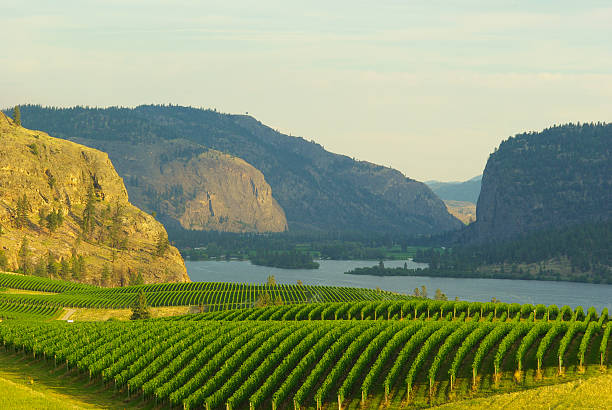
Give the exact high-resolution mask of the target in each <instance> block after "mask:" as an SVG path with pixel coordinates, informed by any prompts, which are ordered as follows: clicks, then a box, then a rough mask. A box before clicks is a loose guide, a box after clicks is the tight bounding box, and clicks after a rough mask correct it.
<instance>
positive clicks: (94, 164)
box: [0, 113, 189, 285]
mask: <svg viewBox="0 0 612 410" xmlns="http://www.w3.org/2000/svg"><path fill="white" fill-rule="evenodd" d="M0 144H1V145H0V225H1V227H2V229H1V230H2V233H1V234H0V249H2V250H3V252H4V254H5V256H7V258H8V262H9V268H12V269H18V268H21V269H26V270H29V271H30V272H34V271H36V272H37V273H39V274H49V273H48V272H49V270H48V267H49V265H54V263H53V262H54V261H55V262H57V266H58V270H61V272H60V271H58V272H52V273H51V274H50V275H55V276H60V277H63V278H66V279H76V280H79V281H82V282H88V283H98V284H108V285H116V284H121V283H124V284H125V283H126V282H128V281H129V278H130V277H131V276H135V275H137V274H138V273H140V274H141V275H142V276H143V278H144V280H145V282H170V281H188V280H189V277H188V276H187V272H186V269H185V265H184V263H183V260H182V258H181V255H180V254H179V252H178V250H177V249H176V248H174V247H172V246H169V245H168V246H167V243H166V240H167V234H166V231H165V229H164V227H163V226H162V224H161V223H159V222H158V221H156V220H155V219H154V218H153V217H152V216H151V215H148V214H146V213H145V212H143V211H141V210H140V209H138V208H136V207H135V206H133V205H132V204H130V203H129V201H128V194H127V191H126V188H125V186H124V185H123V181H122V179H121V178H120V177H119V175H118V174H117V172H116V171H115V169H114V168H113V165H112V163H111V161H110V160H109V158H108V155H107V154H105V153H103V152H100V151H98V150H95V149H92V148H88V147H85V146H82V145H79V144H76V143H73V142H69V141H65V140H61V139H56V138H52V137H50V136H49V135H47V134H45V133H43V132H40V131H31V130H28V129H25V128H23V127H19V126H16V125H15V124H14V123H13V122H12V120H10V119H9V118H8V117H6V116H5V115H4V114H2V113H0ZM50 215H51V216H50ZM62 260H63V261H64V264H63V266H62V263H60V262H61V261H62ZM75 260H76V261H77V262H78V265H79V267H78V269H76V268H75V269H73V267H72V266H70V263H72V262H69V261H75ZM73 271H74V272H77V273H73ZM73 276H74V277H73Z"/></svg>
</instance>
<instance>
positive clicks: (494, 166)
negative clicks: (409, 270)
mask: <svg viewBox="0 0 612 410" xmlns="http://www.w3.org/2000/svg"><path fill="white" fill-rule="evenodd" d="M611 154H612V124H601V123H598V124H582V125H579V124H578V125H576V124H567V125H561V126H554V127H552V128H548V129H545V130H543V131H542V132H530V133H523V134H518V135H516V136H515V137H511V138H509V139H508V140H506V141H504V142H502V143H501V144H500V146H499V148H498V149H497V150H496V151H495V152H494V153H493V154H491V155H490V157H489V159H488V161H487V165H486V168H485V171H484V174H483V178H482V189H481V192H480V197H479V199H478V204H477V211H476V212H477V220H476V223H474V224H472V225H470V227H469V230H468V236H469V237H470V238H471V239H472V240H475V241H488V240H491V239H494V240H502V239H507V238H512V237H515V236H517V235H519V234H522V233H525V232H531V231H536V230H541V229H546V228H549V227H555V228H558V227H561V226H566V225H575V224H580V223H586V222H593V221H601V220H608V219H610V218H611V217H612V165H611V164H612V156H611Z"/></svg>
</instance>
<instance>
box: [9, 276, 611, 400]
mask: <svg viewBox="0 0 612 410" xmlns="http://www.w3.org/2000/svg"><path fill="white" fill-rule="evenodd" d="M7 276H9V275H7ZM12 276H18V275H12ZM0 278H1V275H0ZM21 278H22V279H21V280H22V281H23V280H30V281H32V282H37V283H40V284H49V283H51V282H53V281H49V280H45V279H43V278H31V277H30V278H26V279H23V278H25V277H21ZM13 280H16V279H13ZM0 285H2V283H0ZM179 285H183V284H179ZM81 286H82V287H83V289H87V290H88V291H91V290H92V289H95V287H86V286H85V285H81ZM146 286H148V285H145V286H140V287H139V289H140V291H142V289H143V288H145V287H146ZM123 292H125V288H120V289H117V290H116V292H115V294H116V295H119V294H121V293H123ZM83 293H86V292H83ZM142 295H144V292H143V293H142ZM381 303H387V302H384V301H383V302H381ZM432 303H433V302H432ZM144 304H146V302H145V303H144ZM336 305H337V307H339V306H340V305H341V304H340V303H337V304H336ZM436 306H437V308H438V309H436V310H437V311H438V314H439V308H440V306H438V305H436ZM366 307H367V309H368V310H367V311H368V312H369V311H371V308H372V306H366ZM454 307H456V308H457V310H460V311H461V315H465V314H466V312H467V310H463V306H459V304H457V306H454ZM454 307H453V308H454ZM296 308H297V309H294V308H292V309H293V311H294V312H295V313H294V314H295V315H296V316H297V315H299V309H300V306H296ZM474 308H475V309H476V305H474ZM266 309H270V308H265V309H244V310H242V311H231V310H228V311H222V312H213V313H206V314H202V315H185V316H180V317H173V318H164V319H152V320H147V321H133V322H120V321H106V322H89V323H87V322H80V323H79V322H77V323H73V324H65V323H58V321H49V319H51V318H52V317H54V316H55V315H57V313H58V308H57V307H55V308H53V307H48V306H42V305H27V304H16V303H14V302H13V301H11V300H8V299H4V298H3V297H0V318H3V319H7V320H5V321H4V322H3V323H2V326H0V344H2V345H3V346H4V349H5V350H7V351H9V352H10V351H19V352H22V354H23V357H24V358H27V357H32V356H33V357H35V358H39V357H45V358H46V359H47V360H51V361H52V362H55V363H56V364H63V363H65V364H66V368H67V369H74V368H77V369H78V371H80V372H85V373H88V374H89V376H90V378H91V379H92V383H97V380H99V381H100V383H105V384H107V385H108V384H109V383H111V384H112V383H114V385H115V386H116V387H117V388H118V391H120V392H123V393H121V394H127V395H133V394H136V395H140V394H142V397H143V398H144V399H154V400H155V401H156V402H157V404H156V406H158V407H170V406H174V407H183V408H185V409H190V408H202V407H207V408H210V409H213V408H215V409H216V408H223V407H225V408H226V409H228V410H231V409H239V408H246V407H247V406H249V407H251V408H261V407H262V406H264V407H265V406H270V405H271V407H272V408H273V409H279V408H286V407H291V403H292V402H293V405H294V406H295V407H294V408H299V407H314V406H315V405H316V406H317V407H330V406H331V405H332V403H330V402H331V401H332V400H333V401H335V398H336V397H337V398H338V404H339V405H346V404H347V402H346V400H349V401H350V402H349V403H350V405H351V406H353V405H356V403H355V402H354V401H355V400H358V399H359V398H360V397H359V396H360V395H361V399H362V401H363V400H366V399H367V398H368V397H367V396H368V392H376V391H382V390H383V389H384V391H385V393H386V396H387V398H388V396H389V394H390V393H392V392H393V393H395V397H396V398H397V397H398V395H400V396H401V395H403V394H404V392H405V391H406V390H405V389H404V383H397V381H398V379H399V377H400V376H401V375H402V374H404V373H405V372H407V373H408V374H407V376H406V379H405V381H406V383H407V387H408V389H409V390H408V391H409V397H408V398H409V400H414V399H415V394H421V399H423V400H428V399H429V400H430V399H431V397H433V396H432V393H433V389H432V387H435V386H434V385H435V383H437V382H438V381H439V378H438V373H439V371H440V369H444V368H449V369H451V370H449V374H450V375H451V379H453V376H452V374H455V375H456V374H461V373H464V372H465V371H466V370H469V367H470V364H471V365H472V367H473V368H474V369H480V370H481V371H482V372H483V376H484V373H486V374H487V375H489V374H491V373H493V371H494V369H493V367H494V364H493V363H491V362H490V361H485V362H484V363H486V365H484V366H481V361H482V360H481V359H478V357H481V358H482V357H484V356H489V355H490V354H491V352H492V351H493V350H494V348H495V346H496V345H497V344H498V342H499V340H502V339H503V340H502V343H501V344H500V348H501V345H504V344H505V343H510V339H512V340H513V341H512V342H511V344H512V345H513V346H518V350H517V352H519V351H520V352H524V351H528V350H529V347H528V346H529V345H532V344H533V343H534V342H535V341H536V340H537V338H535V339H534V337H533V335H534V334H536V333H540V334H541V331H542V329H545V328H550V329H553V328H557V327H563V326H567V323H563V322H561V323H549V322H545V321H541V322H539V323H529V322H517V323H498V322H492V323H484V322H480V323H478V322H469V321H468V322H465V323H464V322H462V321H461V319H459V320H456V321H452V322H446V321H440V322H430V321H412V320H410V321H407V320H401V321H400V320H390V321H376V322H373V321H369V320H367V321H363V322H361V321H352V320H351V321H349V320H339V321H334V320H328V321H308V320H303V321H289V322H287V321H283V320H279V319H271V317H272V316H270V319H268V320H262V321H253V320H249V319H245V318H246V317H248V315H251V314H252V313H253V312H260V311H265V310H266ZM274 309H277V310H278V311H281V309H284V310H285V311H286V312H288V311H289V310H291V309H287V308H286V307H274ZM446 311H448V315H452V312H451V311H450V305H446V306H445V307H443V312H446ZM504 313H505V314H507V310H506V311H504ZM519 313H520V310H519ZM265 314H266V313H265V312H263V313H261V315H262V316H263V315H265ZM448 315H447V316H448ZM461 315H460V316H461ZM466 316H467V315H466ZM288 320H291V318H289V319H288ZM575 323H579V322H575ZM583 323H585V322H583ZM591 323H592V325H589V327H590V328H591V329H592V330H591V333H590V335H589V337H588V338H587V339H588V340H599V339H598V338H600V337H601V338H602V345H601V346H604V347H603V348H601V347H600V349H603V350H601V351H602V352H603V353H602V355H603V354H604V353H606V352H607V350H608V349H607V344H608V339H607V337H609V330H605V329H604V330H603V335H602V329H601V328H600V327H599V326H598V323H596V322H591ZM516 329H520V331H518V332H517V331H516ZM534 329H538V330H537V331H536V330H534ZM584 329H586V327H585V328H584ZM606 329H610V327H607V328H606ZM508 332H509V333H508ZM587 332H588V330H587ZM519 333H520V334H522V336H519V337H516V336H517V334H519ZM549 334H551V333H550V330H548V331H547V332H546V336H545V338H546V337H548V335H549ZM506 335H507V336H506ZM510 335H512V336H511V337H510ZM606 335H607V336H606ZM504 336H506V337H504ZM585 336H586V335H585ZM587 339H585V337H583V336H582V334H581V332H578V333H575V334H574V335H573V336H572V338H571V341H570V343H571V344H572V345H578V344H580V345H581V346H583V345H584V346H587V345H588V344H591V343H590V342H589V341H588V340H587ZM548 340H549V341H550V343H549V347H548V349H549V350H554V351H557V349H558V348H559V347H560V345H561V343H563V341H562V340H559V338H558V337H548ZM506 341H508V342H506ZM476 346H478V349H477V351H476V353H475V354H476V356H475V357H474V361H473V362H472V363H470V362H469V361H465V357H468V355H469V354H470V352H474V350H475V349H476ZM522 346H524V347H522ZM500 348H498V349H497V351H498V352H499V351H500ZM455 351H456V352H455ZM511 351H512V350H511V349H510V350H506V352H505V353H504V357H508V354H509V352H511ZM581 351H586V347H585V348H584V349H583V348H582V347H580V348H578V353H579V354H578V355H577V356H574V355H573V354H572V355H571V356H572V357H568V358H567V359H568V361H570V362H571V363H572V364H574V363H576V364H578V363H579V360H580V352H581ZM589 356H590V355H589ZM602 357H603V356H602ZM584 360H585V363H584V364H585V365H586V364H589V365H592V364H595V363H593V358H591V357H587V355H585V357H584ZM587 360H588V363H587V362H586V361H587ZM506 362H508V361H506ZM461 363H463V364H461ZM603 363H606V362H603ZM529 366H533V364H532V362H530V361H529V362H528V361H524V362H523V367H525V368H524V369H523V370H525V374H526V375H527V374H530V373H532V372H527V370H531V369H530V368H529ZM481 367H482V368H481ZM453 369H454V370H453ZM423 376H425V380H423ZM504 376H505V378H507V375H504ZM537 377H538V376H537V375H534V377H533V381H537ZM487 379H488V377H487ZM552 379H553V377H547V381H546V383H547V384H548V383H550V382H551V380H552ZM494 380H495V379H494ZM558 380H564V378H560V379H558ZM485 383H488V381H487V382H485ZM520 383H522V382H520ZM400 384H401V385H400ZM427 384H429V387H430V389H429V394H428V393H427V388H426V386H427ZM529 385H530V386H532V384H531V383H530V384H529ZM359 386H361V389H359V388H358V387H359ZM413 387H418V388H417V389H413ZM464 387H465V385H463V386H462V387H461V388H457V389H455V390H454V392H449V393H450V394H449V396H452V397H454V398H455V399H457V398H460V397H461V396H464V395H470V394H473V393H472V392H471V390H470V389H467V390H468V391H467V392H465V391H463V390H466V389H465V388H464ZM474 387H475V388H476V387H477V385H475V386H474ZM516 388H517V387H516V386H515V385H514V383H512V382H510V381H507V382H504V383H503V384H502V385H501V386H498V385H496V388H495V391H496V392H497V393H499V392H500V391H506V390H515V389H516ZM359 390H360V391H359ZM436 395H440V397H438V400H440V399H444V396H445V394H444V393H442V389H440V392H438V393H436ZM457 396H459V397H457ZM332 397H333V399H332ZM138 400H139V401H140V398H139V399H138ZM394 401H395V399H394ZM369 403H370V402H364V403H363V405H364V406H367V405H368V404H369ZM414 404H415V405H419V404H420V403H414ZM430 404H431V403H430ZM391 405H393V404H392V403H391Z"/></svg>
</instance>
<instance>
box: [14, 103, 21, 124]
mask: <svg viewBox="0 0 612 410" xmlns="http://www.w3.org/2000/svg"><path fill="white" fill-rule="evenodd" d="M13 122H14V123H15V125H17V126H19V127H21V110H20V109H19V106H18V105H16V106H15V108H13Z"/></svg>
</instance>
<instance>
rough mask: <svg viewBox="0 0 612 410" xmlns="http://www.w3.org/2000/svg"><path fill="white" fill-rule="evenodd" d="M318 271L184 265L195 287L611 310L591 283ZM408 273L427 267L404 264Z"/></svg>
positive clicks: (607, 291)
mask: <svg viewBox="0 0 612 410" xmlns="http://www.w3.org/2000/svg"><path fill="white" fill-rule="evenodd" d="M318 262H319V263H320V264H321V266H320V268H319V269H314V270H310V269H279V268H269V267H266V266H256V265H251V263H250V262H249V261H229V262H225V261H198V262H190V261H186V262H185V265H187V272H188V273H189V277H190V278H191V280H192V281H194V282H246V283H265V282H266V279H267V278H268V275H274V277H275V278H276V283H283V284H295V283H296V282H297V281H298V280H301V281H302V282H303V283H304V284H305V285H329V286H352V287H358V288H372V289H373V288H376V287H377V286H378V287H380V288H381V289H384V290H390V291H394V292H400V293H405V294H412V293H413V292H414V288H416V287H421V286H422V285H425V286H426V287H427V292H428V294H429V296H430V297H432V296H433V295H434V293H435V291H436V289H440V290H442V292H444V293H446V295H447V296H448V299H449V300H453V299H455V296H458V297H459V299H461V300H466V301H471V302H472V301H473V302H476V301H478V302H488V301H490V300H491V298H492V297H495V298H497V299H498V300H500V301H502V302H507V303H515V302H516V303H521V304H522V303H531V304H538V303H543V304H545V305H552V304H555V305H557V306H559V307H561V306H563V305H569V306H571V307H572V308H574V307H576V306H582V307H583V308H584V309H585V311H586V309H587V308H588V307H590V306H594V307H595V308H596V309H597V310H598V311H601V310H602V309H603V308H604V307H607V308H608V309H609V310H612V285H596V284H590V283H573V282H548V281H535V280H508V279H454V278H429V277H425V276H412V277H407V276H385V277H379V276H363V275H346V274H344V272H346V271H348V270H351V269H354V268H356V267H364V266H373V265H375V264H376V263H377V262H375V261H330V260H323V261H318ZM404 262H406V261H385V266H387V267H397V266H404ZM407 263H408V267H409V268H416V267H424V266H426V265H424V264H419V263H415V262H412V261H407Z"/></svg>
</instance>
